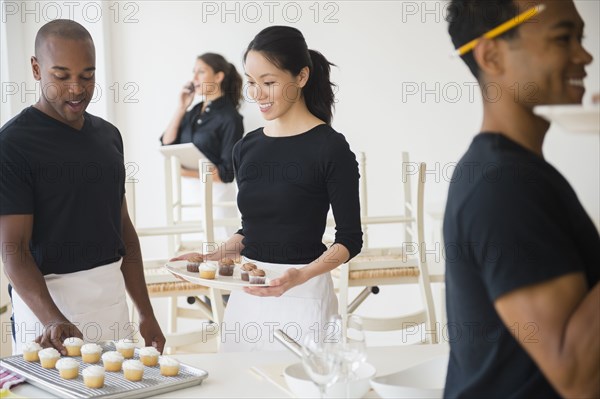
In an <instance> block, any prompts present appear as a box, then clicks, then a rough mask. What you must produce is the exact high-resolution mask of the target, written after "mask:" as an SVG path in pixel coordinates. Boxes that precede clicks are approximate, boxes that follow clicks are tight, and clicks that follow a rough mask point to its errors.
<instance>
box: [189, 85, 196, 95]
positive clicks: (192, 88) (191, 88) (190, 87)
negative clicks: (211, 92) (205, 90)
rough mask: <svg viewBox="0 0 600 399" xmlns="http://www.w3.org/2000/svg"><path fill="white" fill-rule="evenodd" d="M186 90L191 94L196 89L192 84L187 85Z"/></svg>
mask: <svg viewBox="0 0 600 399" xmlns="http://www.w3.org/2000/svg"><path fill="white" fill-rule="evenodd" d="M187 88H188V90H189V91H190V92H191V93H193V92H194V91H196V87H195V86H194V84H193V83H190V84H189V85H188V87H187Z"/></svg>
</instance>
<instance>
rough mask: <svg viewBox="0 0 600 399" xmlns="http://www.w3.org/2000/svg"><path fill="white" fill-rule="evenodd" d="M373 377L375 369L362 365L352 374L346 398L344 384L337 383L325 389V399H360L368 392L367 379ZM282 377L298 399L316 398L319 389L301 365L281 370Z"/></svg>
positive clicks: (365, 364)
mask: <svg viewBox="0 0 600 399" xmlns="http://www.w3.org/2000/svg"><path fill="white" fill-rule="evenodd" d="M374 375H375V367H373V366H372V365H371V364H369V363H362V364H361V365H360V366H359V367H358V369H357V370H356V371H355V372H354V378H353V379H351V380H350V382H349V384H350V385H349V386H348V394H349V395H348V396H346V382H345V381H337V382H335V383H334V384H333V385H332V386H330V387H329V388H327V391H326V393H325V398H350V399H360V398H362V397H363V396H365V395H366V394H367V392H369V379H371V378H372V377H373V376H374ZM283 376H284V378H285V382H286V383H287V385H288V387H289V388H290V390H291V391H292V392H293V393H294V395H296V397H298V398H318V397H319V389H318V388H317V386H316V385H315V384H314V383H313V382H312V381H311V380H310V378H308V375H307V374H306V371H304V367H303V366H302V363H294V364H292V365H290V366H288V367H286V368H285V370H283Z"/></svg>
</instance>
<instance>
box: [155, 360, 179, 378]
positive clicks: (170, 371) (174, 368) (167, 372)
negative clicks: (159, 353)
mask: <svg viewBox="0 0 600 399" xmlns="http://www.w3.org/2000/svg"><path fill="white" fill-rule="evenodd" d="M160 374H162V375H164V376H165V377H174V376H176V375H177V374H179V362H178V361H177V360H175V359H173V358H172V357H161V358H160Z"/></svg>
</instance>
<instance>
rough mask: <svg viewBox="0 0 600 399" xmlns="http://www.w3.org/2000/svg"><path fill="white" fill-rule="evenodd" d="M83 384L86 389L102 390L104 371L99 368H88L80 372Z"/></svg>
mask: <svg viewBox="0 0 600 399" xmlns="http://www.w3.org/2000/svg"><path fill="white" fill-rule="evenodd" d="M81 374H83V383H84V384H85V386H86V387H88V388H102V387H103V386H104V369H103V368H102V367H101V366H89V367H87V368H85V369H83V371H82V372H81Z"/></svg>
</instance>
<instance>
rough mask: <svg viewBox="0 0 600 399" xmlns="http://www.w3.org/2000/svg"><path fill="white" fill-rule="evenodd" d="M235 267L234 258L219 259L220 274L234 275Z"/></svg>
mask: <svg viewBox="0 0 600 399" xmlns="http://www.w3.org/2000/svg"><path fill="white" fill-rule="evenodd" d="M233 269H235V263H233V259H230V258H223V259H221V260H220V261H219V276H233Z"/></svg>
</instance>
